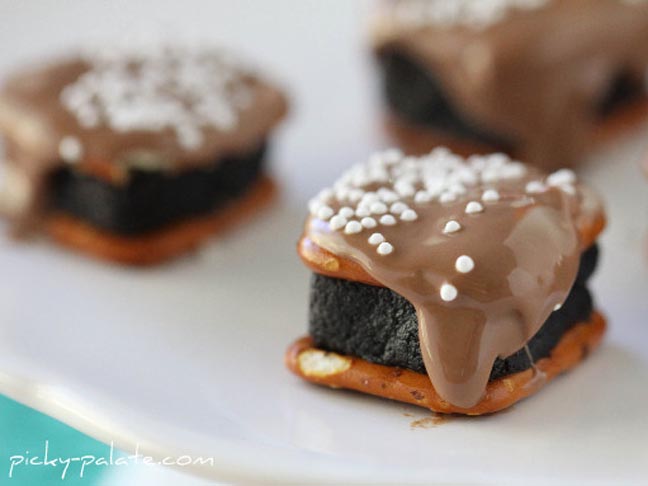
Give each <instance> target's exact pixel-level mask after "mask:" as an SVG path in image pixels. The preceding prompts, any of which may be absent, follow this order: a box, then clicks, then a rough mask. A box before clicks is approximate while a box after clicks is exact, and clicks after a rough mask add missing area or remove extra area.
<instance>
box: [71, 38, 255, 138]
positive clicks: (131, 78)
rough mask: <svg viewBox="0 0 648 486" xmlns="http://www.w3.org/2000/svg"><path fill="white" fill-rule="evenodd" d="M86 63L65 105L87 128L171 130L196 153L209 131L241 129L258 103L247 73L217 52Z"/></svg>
mask: <svg viewBox="0 0 648 486" xmlns="http://www.w3.org/2000/svg"><path fill="white" fill-rule="evenodd" d="M84 60H85V61H86V62H87V63H88V65H89V69H88V70H87V71H86V72H84V73H83V74H81V76H80V77H79V78H78V79H77V80H76V81H75V82H74V83H72V84H70V85H68V86H66V87H65V88H64V89H63V91H62V92H61V95H60V101H61V103H62V104H63V106H64V107H65V108H66V109H67V110H68V111H69V112H70V113H72V114H73V115H74V116H75V117H76V119H77V120H78V122H79V124H80V125H81V126H82V127H83V128H86V129H93V128H99V127H101V126H107V127H109V128H110V129H111V130H114V131H115V132H120V133H123V132H133V131H145V132H161V131H163V130H166V129H170V130H172V131H173V132H174V133H175V135H176V137H177V139H178V142H179V144H180V145H181V146H182V147H183V148H185V149H187V150H195V149H198V148H200V146H201V145H202V144H203V142H204V138H205V133H204V130H205V129H213V130H218V131H229V130H232V129H234V128H235V127H236V126H237V124H238V121H239V120H238V118H239V113H240V111H241V110H243V109H245V108H247V107H248V106H249V105H250V104H251V102H252V92H251V90H250V88H249V86H248V85H247V84H246V83H245V82H244V73H243V72H242V70H241V69H240V68H239V67H237V66H236V65H235V64H234V63H233V62H232V61H231V60H230V59H229V58H228V56H226V55H225V54H224V53H222V52H220V51H217V50H205V49H188V48H179V47H178V48H170V47H167V46H154V47H151V48H148V49H141V50H136V49H133V48H130V49H129V48H124V49H109V50H108V49H104V50H99V51H98V52H92V53H88V55H87V59H84Z"/></svg>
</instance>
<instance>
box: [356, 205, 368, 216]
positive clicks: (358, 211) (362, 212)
mask: <svg viewBox="0 0 648 486" xmlns="http://www.w3.org/2000/svg"><path fill="white" fill-rule="evenodd" d="M370 214H371V211H369V208H367V207H365V206H361V207H359V208H358V209H356V211H355V215H356V216H357V217H358V218H365V217H367V216H369V215H370Z"/></svg>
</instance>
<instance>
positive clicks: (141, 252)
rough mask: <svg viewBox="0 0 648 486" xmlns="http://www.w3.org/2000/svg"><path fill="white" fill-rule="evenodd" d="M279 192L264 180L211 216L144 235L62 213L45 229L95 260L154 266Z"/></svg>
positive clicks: (236, 220)
mask: <svg viewBox="0 0 648 486" xmlns="http://www.w3.org/2000/svg"><path fill="white" fill-rule="evenodd" d="M275 193H276V188H275V185H274V183H273V182H272V181H271V180H270V179H269V178H262V179H261V180H260V181H259V182H257V183H256V184H255V185H254V186H253V187H251V188H250V189H249V191H248V192H247V194H245V195H244V196H243V197H241V198H238V199H235V200H232V201H231V202H230V203H229V204H228V205H227V206H224V207H222V208H219V209H217V210H216V211H215V212H214V213H212V214H210V215H207V216H202V217H197V218H191V219H188V220H186V221H181V222H179V223H176V224H173V225H171V226H169V227H166V228H164V229H162V230H159V231H155V232H152V233H147V234H145V235H141V236H120V235H116V234H111V233H109V232H106V231H102V230H99V229H96V228H94V227H93V226H91V225H89V224H87V223H85V222H83V221H80V220H79V219H76V218H73V217H71V216H69V215H66V214H62V213H57V214H53V215H51V216H50V217H48V219H47V220H46V221H45V229H46V231H47V233H48V234H49V235H50V237H52V238H53V239H54V240H56V241H57V242H59V243H61V244H62V245H64V246H67V247H69V248H72V249H75V250H78V251H82V252H84V253H87V254H90V255H92V256H94V257H97V258H100V259H103V260H110V261H113V262H118V263H122V264H127V265H141V266H144V265H153V264H156V263H160V262H163V261H165V260H170V259H172V258H175V257H178V256H180V255H182V254H184V253H187V252H189V251H191V250H193V249H195V248H196V247H197V246H198V245H199V244H201V243H202V242H203V241H204V240H206V239H207V238H209V237H211V236H213V235H215V234H218V233H221V232H223V231H225V230H227V229H229V228H231V227H232V226H234V225H236V224H238V223H241V222H243V221H245V220H247V219H249V218H250V217H251V216H252V215H253V214H255V213H256V212H257V211H258V210H259V209H261V208H262V207H264V206H266V205H268V204H269V203H270V201H271V200H272V199H273V197H274V195H275Z"/></svg>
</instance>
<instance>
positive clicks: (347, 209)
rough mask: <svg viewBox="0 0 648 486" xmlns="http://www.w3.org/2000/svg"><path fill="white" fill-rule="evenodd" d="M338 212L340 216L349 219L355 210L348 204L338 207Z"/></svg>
mask: <svg viewBox="0 0 648 486" xmlns="http://www.w3.org/2000/svg"><path fill="white" fill-rule="evenodd" d="M338 214H339V215H340V216H344V217H345V218H347V219H349V218H353V216H354V215H355V211H354V210H353V209H351V208H350V207H349V206H345V207H343V208H340V210H339V211H338Z"/></svg>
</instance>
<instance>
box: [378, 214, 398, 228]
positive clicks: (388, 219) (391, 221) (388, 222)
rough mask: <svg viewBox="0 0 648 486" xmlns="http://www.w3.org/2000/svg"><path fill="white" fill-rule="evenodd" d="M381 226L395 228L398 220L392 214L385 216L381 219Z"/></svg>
mask: <svg viewBox="0 0 648 486" xmlns="http://www.w3.org/2000/svg"><path fill="white" fill-rule="evenodd" d="M380 224H384V225H385V226H394V225H395V224H396V218H394V217H393V216H392V215H391V214H383V215H382V216H381V217H380Z"/></svg>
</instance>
